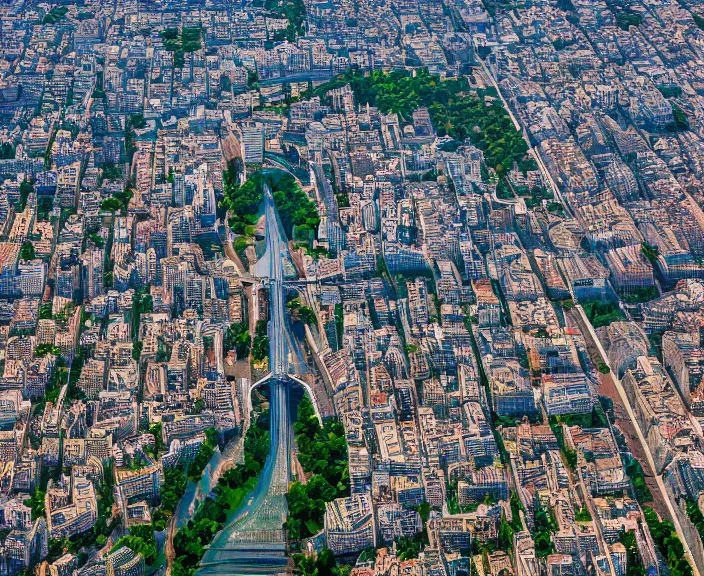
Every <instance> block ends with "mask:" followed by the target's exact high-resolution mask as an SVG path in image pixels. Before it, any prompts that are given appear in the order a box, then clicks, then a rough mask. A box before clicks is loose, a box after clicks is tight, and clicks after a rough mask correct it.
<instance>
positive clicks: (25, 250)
mask: <svg viewBox="0 0 704 576" xmlns="http://www.w3.org/2000/svg"><path fill="white" fill-rule="evenodd" d="M34 258H35V254H34V244H32V243H31V242H29V241H27V242H24V243H23V244H22V248H21V249H20V260H25V261H27V260H34Z"/></svg>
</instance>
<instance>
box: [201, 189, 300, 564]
mask: <svg viewBox="0 0 704 576" xmlns="http://www.w3.org/2000/svg"><path fill="white" fill-rule="evenodd" d="M264 213H265V218H266V249H265V252H264V254H263V255H262V258H261V259H260V260H259V261H258V262H257V264H256V266H255V269H254V270H253V276H254V277H255V278H258V279H259V280H260V281H262V282H264V283H266V284H268V288H269V296H270V297H269V302H270V307H271V309H270V319H269V326H268V335H269V367H270V370H271V371H270V373H269V374H268V375H267V376H266V377H265V378H263V379H262V380H261V381H259V382H257V384H256V385H257V386H260V385H262V384H264V383H268V384H269V386H270V401H269V421H270V438H271V448H270V452H269V456H268V457H267V460H266V463H265V464H264V468H263V470H262V472H261V475H260V478H259V483H258V484H257V487H256V488H255V489H254V491H253V492H252V493H251V494H250V495H249V499H248V501H247V503H246V504H245V505H244V506H242V508H241V509H240V510H238V511H237V512H236V513H235V514H234V515H233V516H232V517H231V518H230V519H229V520H228V523H227V524H226V525H225V527H224V528H223V529H222V530H221V531H220V532H219V533H218V534H217V535H216V536H215V538H214V539H213V541H212V543H211V545H210V546H209V547H208V549H207V550H206V552H205V554H204V555H203V558H202V560H201V562H200V566H199V568H198V574H200V575H202V576H210V575H240V574H241V575H247V576H249V575H268V574H275V573H278V572H282V571H284V570H285V567H286V564H287V562H288V558H287V556H286V534H285V532H284V530H283V523H284V522H285V521H286V517H287V513H288V508H287V504H286V492H287V491H288V485H289V481H290V478H291V468H290V455H291V439H292V434H293V433H292V427H291V405H290V396H289V391H290V388H291V386H292V385H293V384H294V383H301V384H304V383H303V381H302V380H301V379H300V378H298V376H301V375H303V374H305V373H306V372H307V366H306V363H305V359H304V357H303V354H302V352H301V350H300V348H299V346H298V345H297V342H296V340H295V337H294V336H293V334H292V332H291V329H290V326H289V321H288V318H287V317H286V313H285V306H284V298H285V291H284V259H285V258H286V257H287V256H288V254H287V251H288V245H287V242H286V237H285V234H284V233H283V228H282V226H281V222H280V221H279V218H278V214H277V212H276V207H275V205H274V199H273V197H272V195H271V190H270V188H269V186H268V185H266V184H265V185H264ZM304 385H305V384H304Z"/></svg>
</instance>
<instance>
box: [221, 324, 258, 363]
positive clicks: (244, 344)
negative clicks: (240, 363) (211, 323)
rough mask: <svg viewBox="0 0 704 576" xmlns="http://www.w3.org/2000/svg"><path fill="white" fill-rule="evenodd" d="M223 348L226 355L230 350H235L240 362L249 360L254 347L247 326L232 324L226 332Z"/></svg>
mask: <svg viewBox="0 0 704 576" xmlns="http://www.w3.org/2000/svg"><path fill="white" fill-rule="evenodd" d="M223 346H224V349H225V353H227V352H229V351H230V350H235V352H236V354H237V359H238V360H242V359H244V358H247V357H248V356H249V350H250V348H251V346H252V337H251V336H250V335H249V330H248V329H247V324H246V323H244V322H236V323H234V324H230V326H229V327H228V329H227V330H226V331H225V339H224V343H223Z"/></svg>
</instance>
